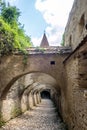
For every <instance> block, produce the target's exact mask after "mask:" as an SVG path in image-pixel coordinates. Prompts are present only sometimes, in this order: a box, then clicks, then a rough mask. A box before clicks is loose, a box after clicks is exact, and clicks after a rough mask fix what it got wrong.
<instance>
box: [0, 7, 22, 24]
mask: <svg viewBox="0 0 87 130" xmlns="http://www.w3.org/2000/svg"><path fill="white" fill-rule="evenodd" d="M1 16H2V18H3V20H4V21H5V22H7V23H9V24H10V25H14V24H15V23H18V18H19V16H20V11H19V9H17V8H16V7H15V6H8V7H3V8H2V11H1Z"/></svg>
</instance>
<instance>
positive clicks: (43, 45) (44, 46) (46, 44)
mask: <svg viewBox="0 0 87 130" xmlns="http://www.w3.org/2000/svg"><path fill="white" fill-rule="evenodd" d="M40 47H43V48H47V47H49V43H48V40H47V37H46V34H45V30H44V35H43V38H42V40H41V44H40Z"/></svg>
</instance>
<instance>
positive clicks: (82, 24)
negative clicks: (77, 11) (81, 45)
mask: <svg viewBox="0 0 87 130" xmlns="http://www.w3.org/2000/svg"><path fill="white" fill-rule="evenodd" d="M84 26H85V15H84V14H83V15H82V16H81V19H80V22H79V33H80V35H81V34H82V32H83V29H84Z"/></svg>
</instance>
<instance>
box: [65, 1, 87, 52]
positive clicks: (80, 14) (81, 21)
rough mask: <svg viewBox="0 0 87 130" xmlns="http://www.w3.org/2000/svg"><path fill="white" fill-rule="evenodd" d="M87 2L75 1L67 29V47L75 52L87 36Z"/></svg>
mask: <svg viewBox="0 0 87 130" xmlns="http://www.w3.org/2000/svg"><path fill="white" fill-rule="evenodd" d="M86 28H87V0H75V1H74V4H73V7H72V10H71V12H70V15H69V19H68V23H67V26H66V28H65V46H71V47H72V49H73V50H74V49H75V48H76V47H77V46H78V44H79V43H80V42H81V40H82V39H83V38H84V37H85V35H86V34H87V29H86Z"/></svg>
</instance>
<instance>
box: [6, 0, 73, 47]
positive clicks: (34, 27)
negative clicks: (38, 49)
mask: <svg viewBox="0 0 87 130" xmlns="http://www.w3.org/2000/svg"><path fill="white" fill-rule="evenodd" d="M6 2H9V3H10V4H11V5H15V6H16V7H17V8H19V9H20V11H21V16H20V18H19V22H21V23H22V24H23V25H24V30H25V33H26V34H27V35H28V36H30V37H31V40H32V42H33V45H34V46H39V45H40V43H41V40H42V36H43V33H44V31H45V33H46V36H47V38H48V42H49V44H50V45H51V46H59V45H60V43H61V40H62V36H63V33H64V30H65V26H66V24H67V21H68V17H69V13H70V10H71V8H72V5H73V2H74V0H6Z"/></svg>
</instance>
